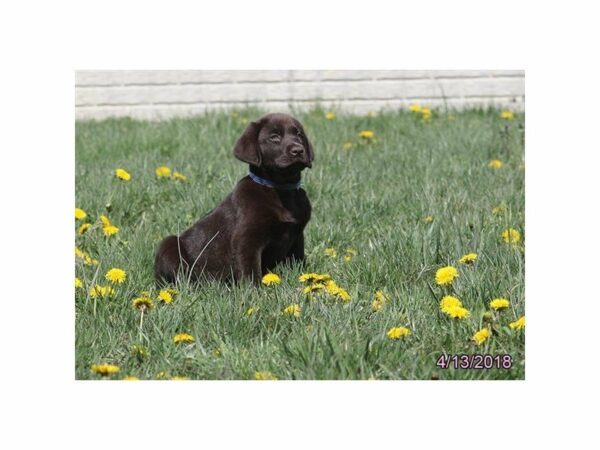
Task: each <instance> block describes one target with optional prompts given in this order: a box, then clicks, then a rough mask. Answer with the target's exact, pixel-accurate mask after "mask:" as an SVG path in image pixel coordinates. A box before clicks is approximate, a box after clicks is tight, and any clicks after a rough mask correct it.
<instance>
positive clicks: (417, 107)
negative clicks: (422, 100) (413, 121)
mask: <svg viewBox="0 0 600 450" xmlns="http://www.w3.org/2000/svg"><path fill="white" fill-rule="evenodd" d="M408 109H409V110H410V111H411V112H414V113H420V112H421V110H422V108H421V105H418V104H417V103H413V104H412V105H410V106H409V107H408Z"/></svg>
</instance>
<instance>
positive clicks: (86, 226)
mask: <svg viewBox="0 0 600 450" xmlns="http://www.w3.org/2000/svg"><path fill="white" fill-rule="evenodd" d="M91 226H92V224H91V223H84V224H82V225H81V226H80V227H79V229H78V230H77V233H78V234H79V235H80V236H81V235H82V234H84V233H85V232H86V231H87V230H89V229H90V227H91Z"/></svg>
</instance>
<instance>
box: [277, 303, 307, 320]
mask: <svg viewBox="0 0 600 450" xmlns="http://www.w3.org/2000/svg"><path fill="white" fill-rule="evenodd" d="M301 311H302V307H301V306H300V305H299V304H298V303H292V304H291V305H289V306H287V307H286V308H284V309H283V311H282V312H281V314H283V315H284V316H294V317H300V312H301Z"/></svg>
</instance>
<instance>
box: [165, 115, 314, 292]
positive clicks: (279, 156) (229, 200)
mask: <svg viewBox="0 0 600 450" xmlns="http://www.w3.org/2000/svg"><path fill="white" fill-rule="evenodd" d="M233 154H234V156H235V157H236V158H238V159H239V160H241V161H244V162H246V163H248V164H249V165H250V172H249V173H248V175H247V176H245V177H244V178H242V179H241V180H240V181H239V182H238V184H237V186H236V187H235V189H234V190H233V192H232V193H231V194H229V195H228V196H227V197H226V198H225V200H223V202H222V203H221V204H220V205H219V206H217V207H216V208H215V209H213V210H212V211H211V212H209V213H208V215H207V216H206V217H204V218H203V219H200V220H199V221H198V222H196V223H195V224H194V225H192V226H191V228H189V229H187V230H186V231H184V232H183V234H181V236H169V237H167V238H166V239H164V240H163V241H162V242H161V243H160V245H159V247H158V250H157V252H156V260H155V265H154V274H155V277H156V280H157V282H158V283H159V284H162V283H165V282H174V281H175V280H176V278H177V276H178V275H179V274H181V275H183V276H185V277H187V278H189V279H192V280H198V279H202V278H204V277H207V278H216V279H233V280H236V281H239V280H242V279H249V280H251V281H253V282H254V283H258V282H259V281H260V279H261V277H262V276H263V275H264V274H265V273H267V272H269V271H270V270H272V269H273V268H274V267H275V266H276V265H277V264H278V263H281V262H286V261H290V260H295V261H302V260H303V259H304V235H303V231H304V227H305V226H306V223H307V222H308V221H309V219H310V212H311V206H310V202H309V201H308V197H307V196H306V192H305V191H304V189H302V188H301V187H300V172H302V170H304V168H306V167H311V165H312V161H313V159H314V152H313V147H312V145H311V143H310V141H309V140H308V138H307V137H306V134H305V133H304V129H303V127H302V124H301V123H300V122H299V121H298V120H296V119H294V118H293V117H291V116H289V115H287V114H269V115H266V116H264V117H263V118H261V119H260V120H258V121H257V122H251V123H250V124H249V125H248V127H247V128H246V130H245V131H244V133H243V134H242V136H241V137H240V138H239V139H238V140H237V142H236V144H235V147H234V149H233Z"/></svg>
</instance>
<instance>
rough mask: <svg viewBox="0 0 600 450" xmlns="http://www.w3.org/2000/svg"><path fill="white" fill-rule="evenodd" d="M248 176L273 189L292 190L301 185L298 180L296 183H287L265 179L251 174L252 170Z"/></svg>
mask: <svg viewBox="0 0 600 450" xmlns="http://www.w3.org/2000/svg"><path fill="white" fill-rule="evenodd" d="M248 176H249V177H250V179H251V180H252V181H254V182H255V183H258V184H260V185H262V186H267V187H270V188H273V189H279V190H281V191H294V190H297V189H300V186H301V185H302V182H301V181H298V182H297V183H289V184H277V183H273V182H272V181H270V180H266V179H264V178H261V177H259V176H258V175H256V174H253V173H252V172H248Z"/></svg>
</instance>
